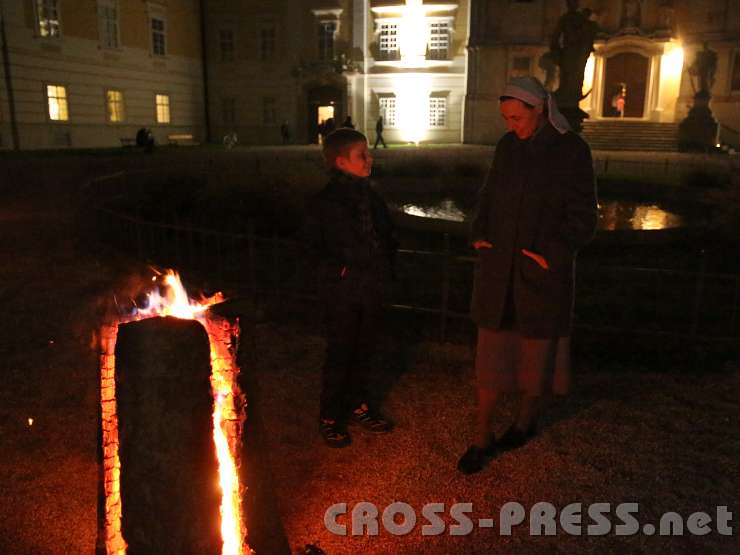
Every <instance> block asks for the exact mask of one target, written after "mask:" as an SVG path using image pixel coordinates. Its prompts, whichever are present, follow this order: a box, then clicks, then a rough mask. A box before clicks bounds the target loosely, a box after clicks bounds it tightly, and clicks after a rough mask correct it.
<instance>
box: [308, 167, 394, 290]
mask: <svg viewBox="0 0 740 555" xmlns="http://www.w3.org/2000/svg"><path fill="white" fill-rule="evenodd" d="M363 206H364V207H365V208H366V209H367V210H368V212H367V214H369V216H370V218H371V219H372V223H373V227H374V229H375V238H374V237H373V235H372V233H371V231H370V230H369V229H367V225H363V218H362V210H363ZM304 233H305V234H306V242H307V245H308V248H309V252H308V254H309V256H310V257H311V259H312V262H313V263H314V264H316V270H317V278H318V285H319V286H320V287H321V288H322V289H323V290H324V291H325V292H326V293H329V294H337V295H340V297H338V298H336V299H335V300H337V301H339V300H341V296H342V293H348V294H351V295H356V294H364V293H365V292H368V293H370V292H374V291H377V292H380V291H381V290H382V284H383V282H384V281H385V280H386V278H387V277H389V275H391V274H392V273H393V270H394V268H393V266H394V259H395V253H396V249H397V248H398V242H397V239H396V235H395V229H394V226H393V222H392V221H391V218H390V214H389V213H388V208H387V206H386V204H385V201H383V199H382V198H381V196H380V195H379V194H378V193H376V192H375V191H373V190H372V188H371V187H370V184H369V181H368V180H367V179H363V178H357V177H354V176H351V175H348V174H345V173H343V172H340V171H338V170H333V171H332V172H331V178H330V180H329V183H327V185H326V186H325V187H324V189H323V190H321V191H320V192H319V193H317V194H316V195H315V196H314V197H312V198H311V200H310V201H309V202H308V204H307V207H306V217H305V222H304ZM378 286H379V287H378ZM355 300H360V299H355Z"/></svg>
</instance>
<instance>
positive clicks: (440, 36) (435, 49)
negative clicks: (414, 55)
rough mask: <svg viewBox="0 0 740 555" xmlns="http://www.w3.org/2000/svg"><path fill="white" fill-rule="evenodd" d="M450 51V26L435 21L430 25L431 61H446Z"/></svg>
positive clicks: (443, 22) (444, 22)
mask: <svg viewBox="0 0 740 555" xmlns="http://www.w3.org/2000/svg"><path fill="white" fill-rule="evenodd" d="M449 50H450V25H449V23H447V22H446V21H434V22H432V23H431V24H430V25H429V59H430V60H446V59H447V58H448V57H449Z"/></svg>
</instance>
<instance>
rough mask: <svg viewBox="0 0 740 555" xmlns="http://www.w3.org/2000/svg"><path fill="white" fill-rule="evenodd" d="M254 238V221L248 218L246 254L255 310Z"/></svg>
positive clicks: (255, 255) (255, 258)
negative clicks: (247, 255)
mask: <svg viewBox="0 0 740 555" xmlns="http://www.w3.org/2000/svg"><path fill="white" fill-rule="evenodd" d="M255 250H256V245H255V237H254V219H253V218H249V220H248V221H247V252H248V253H249V285H250V287H251V289H252V302H253V304H252V306H253V307H254V308H255V309H256V307H257V269H256V267H255V264H256V261H257V253H256V252H255Z"/></svg>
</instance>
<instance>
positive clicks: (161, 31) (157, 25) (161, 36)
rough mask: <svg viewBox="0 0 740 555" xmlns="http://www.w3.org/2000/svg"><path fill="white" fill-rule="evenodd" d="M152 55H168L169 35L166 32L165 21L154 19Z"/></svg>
mask: <svg viewBox="0 0 740 555" xmlns="http://www.w3.org/2000/svg"><path fill="white" fill-rule="evenodd" d="M150 21H151V24H152V54H154V55H155V56H164V55H165V54H167V35H166V32H165V25H164V19H162V18H160V17H152V18H151V20H150Z"/></svg>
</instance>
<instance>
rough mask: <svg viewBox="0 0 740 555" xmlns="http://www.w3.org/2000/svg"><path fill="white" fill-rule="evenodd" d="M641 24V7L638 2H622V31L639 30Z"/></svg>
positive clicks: (628, 0)
mask: <svg viewBox="0 0 740 555" xmlns="http://www.w3.org/2000/svg"><path fill="white" fill-rule="evenodd" d="M641 22H642V5H641V1H640V0H624V1H623V2H622V22H621V25H620V27H621V28H622V29H639V28H640V24H641Z"/></svg>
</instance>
